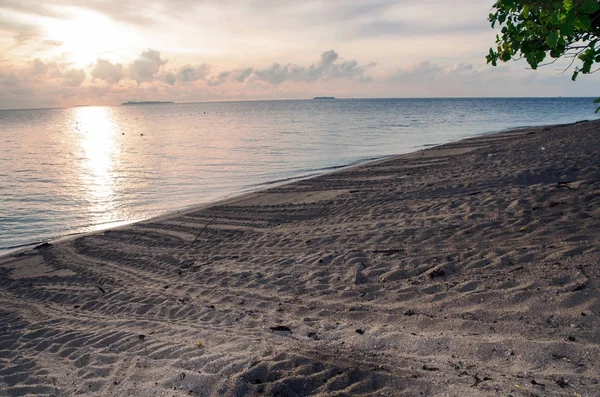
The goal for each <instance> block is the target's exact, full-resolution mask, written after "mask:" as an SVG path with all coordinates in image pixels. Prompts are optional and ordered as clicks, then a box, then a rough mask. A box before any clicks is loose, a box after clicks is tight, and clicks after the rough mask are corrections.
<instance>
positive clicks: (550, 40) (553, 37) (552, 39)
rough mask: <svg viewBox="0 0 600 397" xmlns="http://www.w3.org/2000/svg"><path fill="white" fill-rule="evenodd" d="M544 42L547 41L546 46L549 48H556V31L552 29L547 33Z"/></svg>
mask: <svg viewBox="0 0 600 397" xmlns="http://www.w3.org/2000/svg"><path fill="white" fill-rule="evenodd" d="M546 43H548V46H549V47H550V48H556V46H558V32H557V31H555V30H553V31H551V32H550V33H548V38H547V39H546Z"/></svg>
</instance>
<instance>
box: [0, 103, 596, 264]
mask: <svg viewBox="0 0 600 397" xmlns="http://www.w3.org/2000/svg"><path fill="white" fill-rule="evenodd" d="M374 99H378V98H374ZM379 99H381V98H379ZM383 99H386V98H383ZM426 99H428V98H426ZM457 99H460V98H457ZM526 99H527V98H526ZM179 104H185V103H179ZM590 121H593V120H580V121H575V122H573V123H565V124H548V125H533V126H519V127H514V128H507V129H502V130H498V131H487V132H482V133H479V134H476V135H474V136H472V137H467V138H462V139H459V140H452V141H449V142H445V143H433V144H427V145H423V146H421V147H415V148H414V149H415V150H413V151H410V152H407V153H402V154H392V155H382V156H380V157H377V158H367V159H363V160H357V161H354V162H352V163H350V164H343V165H337V166H331V167H325V168H321V169H317V170H310V171H308V172H309V174H308V175H303V174H299V175H298V176H293V177H289V178H284V179H278V180H273V181H267V182H263V183H260V184H257V185H251V186H250V187H248V188H246V189H242V190H240V191H239V192H233V193H230V194H226V195H225V196H223V197H222V198H219V199H216V200H213V201H209V202H206V203H197V204H190V205H186V206H184V207H181V208H175V209H172V210H165V211H164V212H163V213H162V214H158V215H155V216H152V217H149V218H142V219H138V220H132V221H126V220H123V221H114V222H111V223H110V225H111V226H107V227H102V226H101V225H96V226H92V227H96V229H95V230H92V231H81V232H72V233H68V234H63V235H56V236H50V237H48V238H45V239H41V240H37V241H32V242H28V243H21V244H18V245H16V246H11V247H5V248H2V247H0V258H3V257H6V256H8V255H11V254H14V253H15V252H19V251H22V250H24V249H31V248H34V247H35V246H38V245H40V244H44V243H55V242H61V241H64V240H69V239H72V238H77V237H81V236H85V235H89V234H94V233H101V232H103V231H105V230H110V229H115V228H120V227H125V226H128V225H133V224H136V223H139V222H145V221H150V220H152V219H154V218H162V217H165V216H169V215H176V214H179V213H181V212H186V211H188V210H193V209H194V208H205V207H206V206H210V205H217V204H219V203H220V202H222V201H227V200H229V199H233V198H237V197H242V196H244V195H246V194H249V193H253V192H259V191H261V190H264V189H269V188H270V187H276V186H280V185H284V184H288V183H294V182H297V181H302V180H305V179H309V178H316V177H319V176H321V175H326V174H329V173H332V172H337V171H343V170H345V169H350V168H352V167H357V166H361V165H365V164H368V163H370V162H378V161H382V160H387V159H390V160H391V159H394V158H396V157H400V156H406V155H410V154H412V153H416V152H419V151H423V150H429V149H435V148H437V147H440V146H443V145H447V144H451V143H453V142H458V141H462V140H465V139H472V138H477V137H481V136H486V135H491V134H499V133H505V132H517V131H521V130H525V129H536V128H545V127H560V126H568V125H576V124H579V123H583V122H590ZM114 224H121V225H117V226H113V225H114ZM99 226H100V227H99Z"/></svg>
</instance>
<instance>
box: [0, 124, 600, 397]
mask: <svg viewBox="0 0 600 397" xmlns="http://www.w3.org/2000/svg"><path fill="white" fill-rule="evenodd" d="M599 287H600V121H592V122H581V123H577V124H571V125H563V126H550V127H539V128H530V129H523V130H518V131H510V132H502V133H495V134H489V135H484V136H479V137H477V138H473V139H468V140H463V141H459V142H455V143H450V144H446V145H443V146H439V147H435V148H432V149H428V150H424V151H419V152H416V153H412V154H408V155H403V156H398V157H394V158H391V159H385V160H381V161H377V162H373V163H368V164H364V165H361V166H357V167H352V168H348V169H344V170H341V171H338V172H334V173H330V174H326V175H322V176H319V177H316V178H311V179H307V180H302V181H298V182H295V183H291V184H286V185H282V186H276V187H273V188H270V189H267V190H263V191H259V192H254V193H250V194H247V195H244V196H242V197H238V198H234V199H230V200H227V201H224V202H220V203H216V204H213V205H210V206H204V207H202V208H195V209H192V210H189V211H185V212H180V213H176V214H171V215H169V216H164V217H161V218H157V219H151V220H148V221H144V222H141V223H137V224H134V225H130V226H126V227H122V228H119V229H113V230H107V231H104V232H98V233H95V234H90V235H85V236H81V237H78V238H75V239H70V240H66V241H62V242H58V243H50V244H44V245H41V246H38V247H36V248H35V249H29V250H24V251H20V252H16V253H13V254H11V255H9V256H5V257H3V258H0V395H1V396H26V395H45V396H71V395H89V396H257V395H265V396H311V395H322V396H348V395H364V396H507V395H510V396H600V359H598V357H600V320H599V318H600V300H599V298H600V294H599Z"/></svg>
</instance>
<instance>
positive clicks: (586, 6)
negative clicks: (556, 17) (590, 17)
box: [579, 0, 600, 14]
mask: <svg viewBox="0 0 600 397" xmlns="http://www.w3.org/2000/svg"><path fill="white" fill-rule="evenodd" d="M598 10H600V5H599V4H598V3H597V2H596V1H594V0H585V1H584V2H583V3H581V5H580V6H579V12H581V13H583V14H593V13H595V12H596V11H598Z"/></svg>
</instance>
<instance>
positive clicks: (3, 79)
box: [0, 73, 20, 88]
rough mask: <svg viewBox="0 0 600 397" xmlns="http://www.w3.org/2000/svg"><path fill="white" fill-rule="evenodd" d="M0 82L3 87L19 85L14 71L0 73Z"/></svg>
mask: <svg viewBox="0 0 600 397" xmlns="http://www.w3.org/2000/svg"><path fill="white" fill-rule="evenodd" d="M0 84H1V85H3V86H5V87H10V88H16V87H19V85H20V84H19V79H18V78H17V76H15V74H14V73H0Z"/></svg>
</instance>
